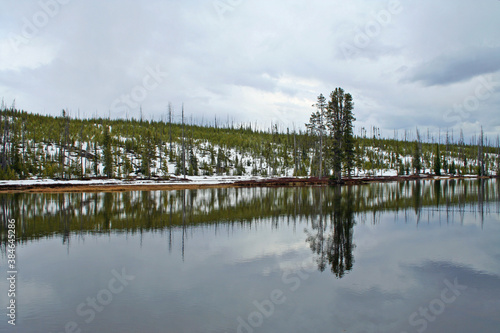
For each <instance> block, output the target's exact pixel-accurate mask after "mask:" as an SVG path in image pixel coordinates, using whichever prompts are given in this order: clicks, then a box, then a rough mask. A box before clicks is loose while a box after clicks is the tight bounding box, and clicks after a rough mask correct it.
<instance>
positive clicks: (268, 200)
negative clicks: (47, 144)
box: [0, 179, 500, 278]
mask: <svg viewBox="0 0 500 333" xmlns="http://www.w3.org/2000/svg"><path fill="white" fill-rule="evenodd" d="M499 184H500V183H499V182H497V181H495V180H482V179H481V180H441V181H439V180H438V181H416V182H400V183H385V184H384V183H377V184H369V185H364V186H352V187H300V188H286V187H285V188H218V189H202V190H182V191H136V192H118V193H64V194H62V193H57V194H50V193H49V194H19V193H18V194H1V195H0V207H1V209H2V223H1V227H0V228H1V230H0V231H1V245H2V252H4V253H5V246H6V239H7V235H6V223H7V217H9V218H15V219H16V221H17V223H18V226H17V230H16V231H17V239H18V241H19V242H21V243H22V242H28V241H31V240H36V239H39V238H50V237H61V239H62V242H63V243H64V244H68V246H69V242H70V241H71V238H72V237H76V236H84V235H86V234H101V233H131V234H136V233H140V234H142V233H143V232H150V231H153V232H161V233H168V241H169V250H170V251H171V250H172V242H173V230H178V229H179V228H180V229H181V230H182V233H181V237H182V239H181V242H182V257H183V258H184V252H185V247H186V246H187V244H186V238H187V234H188V231H187V230H188V228H191V227H192V226H199V225H215V230H216V232H217V230H219V229H224V228H227V229H228V230H229V229H230V228H231V227H233V226H235V225H237V226H239V227H241V228H252V226H253V225H255V224H256V223H258V222H259V221H262V220H263V219H270V220H271V221H272V222H273V225H274V226H275V227H276V228H278V227H279V223H278V221H279V220H281V219H283V218H285V219H286V220H287V221H288V223H296V222H297V221H298V220H301V219H304V220H306V223H307V224H308V227H307V228H306V230H305V238H306V242H307V243H308V244H309V246H310V248H311V250H312V251H313V253H314V254H315V255H316V261H317V265H318V269H319V270H320V271H324V270H326V268H327V267H328V266H330V269H331V271H332V272H333V274H335V276H337V277H339V278H340V277H342V276H344V274H346V273H347V272H348V271H349V270H351V269H352V267H353V264H354V258H353V255H352V251H353V249H354V248H355V244H353V227H354V225H355V224H356V222H357V221H358V222H362V223H377V218H378V216H380V214H381V213H382V212H385V211H394V212H396V213H400V212H402V213H404V214H405V216H410V215H412V214H414V215H415V216H416V217H417V219H416V220H417V223H420V222H421V221H422V220H423V219H424V218H425V215H424V214H425V213H426V214H427V216H430V215H433V214H440V215H441V214H443V216H442V218H441V219H440V220H446V221H447V222H452V223H455V222H461V221H462V222H463V216H464V213H465V212H474V213H475V214H477V216H478V220H479V221H482V220H483V219H484V216H485V214H489V213H491V212H490V211H489V209H491V208H489V207H492V206H491V205H485V204H484V203H485V202H496V203H497V204H496V213H498V212H499V207H500V205H499V192H500V187H499ZM457 214H458V216H457Z"/></svg>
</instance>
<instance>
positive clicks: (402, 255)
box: [0, 180, 500, 333]
mask: <svg viewBox="0 0 500 333" xmlns="http://www.w3.org/2000/svg"><path fill="white" fill-rule="evenodd" d="M0 205H1V209H2V211H1V215H2V226H1V235H2V238H1V252H2V257H1V262H0V263H1V266H0V267H1V268H2V269H1V274H2V276H3V277H2V279H0V294H1V297H0V306H1V308H2V309H4V310H3V311H2V313H3V315H2V317H1V320H0V332H23V333H29V332H37V333H40V332H52V333H60V332H214V333H215V332H245V333H253V332H352V333H361V332H370V333H371V332H384V333H387V332H395V333H405V332H406V333H411V332H440V333H443V332H453V333H457V332H467V333H469V332H481V333H488V332H494V333H498V332H500V183H499V182H497V181H495V180H441V181H430V180H426V181H414V182H399V183H398V182H393V183H372V184H369V185H360V186H350V187H297V188H292V187H283V188H221V189H199V190H182V191H149V192H140V191H136V192H116V193H65V194H54V193H52V194H50V193H49V194H27V193H26V194H1V195H0ZM9 219H15V221H16V222H15V232H16V239H17V248H16V270H17V273H16V280H15V294H16V295H15V301H16V303H15V304H16V310H15V315H16V321H15V323H16V325H15V326H12V325H11V324H9V323H8V321H9V320H10V319H9V317H8V316H6V314H8V311H9V310H8V309H7V307H8V306H9V304H10V303H9V302H10V299H12V297H8V296H7V295H8V290H9V288H11V287H12V286H11V284H10V283H11V282H12V281H9V280H7V278H8V277H9V275H8V273H7V271H8V270H9V269H8V266H7V263H8V261H7V260H8V254H9V251H8V249H9V247H8V244H9V243H8V233H7V229H8V225H7V224H8V221H9Z"/></svg>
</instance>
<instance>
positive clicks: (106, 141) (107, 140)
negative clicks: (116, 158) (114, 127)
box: [102, 126, 113, 178]
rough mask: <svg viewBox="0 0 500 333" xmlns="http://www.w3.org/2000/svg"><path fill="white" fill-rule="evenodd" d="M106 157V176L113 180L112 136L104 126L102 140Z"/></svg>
mask: <svg viewBox="0 0 500 333" xmlns="http://www.w3.org/2000/svg"><path fill="white" fill-rule="evenodd" d="M102 147H103V156H104V174H105V175H106V177H108V178H113V152H112V150H111V134H110V133H109V128H108V126H104V136H103V140H102Z"/></svg>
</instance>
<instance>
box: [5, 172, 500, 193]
mask: <svg viewBox="0 0 500 333" xmlns="http://www.w3.org/2000/svg"><path fill="white" fill-rule="evenodd" d="M494 178H498V177H497V176H484V177H479V176H473V175H465V176H435V175H420V176H416V175H408V176H364V177H352V178H344V179H342V182H340V183H339V184H340V185H347V186H352V185H363V184H369V183H386V182H401V181H414V180H438V179H441V180H447V179H494ZM9 183H10V184H9ZM326 185H332V184H330V183H329V180H328V178H321V179H320V178H317V177H307V178H301V177H275V178H259V177H250V178H248V177H197V180H192V179H173V180H168V181H166V180H132V181H130V180H128V181H122V180H119V179H109V180H108V179H106V180H102V179H101V180H98V179H96V180H81V181H52V180H40V181H27V182H26V183H25V184H24V183H23V181H12V182H9V181H4V182H0V193H3V194H9V193H75V192H76V193H79V192H127V191H179V190H189V189H205V188H236V187H303V186H326Z"/></svg>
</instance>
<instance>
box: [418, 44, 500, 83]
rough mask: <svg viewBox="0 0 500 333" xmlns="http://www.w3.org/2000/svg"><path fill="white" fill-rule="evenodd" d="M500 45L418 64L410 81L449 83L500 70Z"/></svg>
mask: <svg viewBox="0 0 500 333" xmlns="http://www.w3.org/2000/svg"><path fill="white" fill-rule="evenodd" d="M499 59H500V47H494V48H493V47H492V48H469V49H466V50H462V51H460V52H457V53H456V54H446V55H441V56H439V57H437V58H435V59H432V60H431V61H429V62H427V63H423V64H419V65H417V67H416V68H414V69H413V70H412V73H411V74H410V77H409V81H413V82H422V83H423V84H424V85H426V86H434V85H447V84H453V83H457V82H462V81H465V80H469V79H471V78H474V77H476V76H478V75H482V74H490V73H495V72H497V71H498V70H500V61H499Z"/></svg>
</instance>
